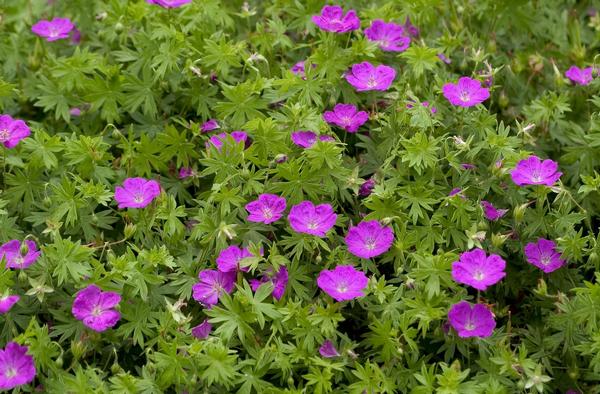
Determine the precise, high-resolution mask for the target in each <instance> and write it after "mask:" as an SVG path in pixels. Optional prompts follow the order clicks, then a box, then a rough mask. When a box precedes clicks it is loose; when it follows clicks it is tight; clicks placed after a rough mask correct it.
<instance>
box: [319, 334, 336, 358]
mask: <svg viewBox="0 0 600 394" xmlns="http://www.w3.org/2000/svg"><path fill="white" fill-rule="evenodd" d="M319 354H320V355H321V356H322V357H325V358H333V357H339V356H340V352H338V350H337V349H336V348H335V346H334V345H333V342H331V341H330V340H329V339H328V340H326V341H325V342H323V344H322V345H321V347H320V348H319Z"/></svg>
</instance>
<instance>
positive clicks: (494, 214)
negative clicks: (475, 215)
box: [481, 201, 508, 221]
mask: <svg viewBox="0 0 600 394" xmlns="http://www.w3.org/2000/svg"><path fill="white" fill-rule="evenodd" d="M481 207H482V208H483V215H484V216H485V218H486V219H487V220H492V221H496V220H498V219H500V218H501V217H502V216H504V215H506V212H508V209H497V208H496V207H494V206H493V205H492V203H491V202H487V201H481Z"/></svg>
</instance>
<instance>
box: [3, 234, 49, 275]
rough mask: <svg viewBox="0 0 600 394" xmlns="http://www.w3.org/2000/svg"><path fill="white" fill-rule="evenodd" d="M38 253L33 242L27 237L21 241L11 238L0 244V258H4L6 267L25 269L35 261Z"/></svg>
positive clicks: (38, 255)
mask: <svg viewBox="0 0 600 394" xmlns="http://www.w3.org/2000/svg"><path fill="white" fill-rule="evenodd" d="M23 244H24V245H23ZM40 254H41V253H40V251H39V250H38V248H37V245H36V244H35V242H34V241H31V240H29V239H27V240H25V241H24V242H23V243H21V241H19V240H17V239H13V240H12V241H8V242H7V243H5V244H4V245H2V246H0V259H2V258H4V259H5V260H6V268H14V269H18V270H21V269H25V268H27V267H29V266H30V265H31V264H33V263H35V261H36V260H37V259H38V257H40Z"/></svg>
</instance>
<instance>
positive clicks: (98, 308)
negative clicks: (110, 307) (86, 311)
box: [92, 306, 103, 317]
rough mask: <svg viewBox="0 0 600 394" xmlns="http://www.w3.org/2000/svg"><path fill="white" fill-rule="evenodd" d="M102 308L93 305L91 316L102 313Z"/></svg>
mask: <svg viewBox="0 0 600 394" xmlns="http://www.w3.org/2000/svg"><path fill="white" fill-rule="evenodd" d="M102 312H103V311H102V308H101V307H99V306H96V307H94V309H92V316H94V317H98V316H100V315H101V314H102Z"/></svg>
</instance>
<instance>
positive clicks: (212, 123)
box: [200, 119, 221, 133]
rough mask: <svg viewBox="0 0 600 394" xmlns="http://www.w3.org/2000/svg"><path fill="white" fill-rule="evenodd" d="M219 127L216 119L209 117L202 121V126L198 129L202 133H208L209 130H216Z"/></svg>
mask: <svg viewBox="0 0 600 394" xmlns="http://www.w3.org/2000/svg"><path fill="white" fill-rule="evenodd" d="M220 127H221V126H219V123H217V120H216V119H209V120H207V121H206V122H204V123H202V126H200V131H201V132H203V133H208V132H209V131H212V130H216V129H218V128H220Z"/></svg>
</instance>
